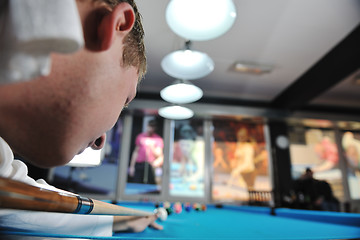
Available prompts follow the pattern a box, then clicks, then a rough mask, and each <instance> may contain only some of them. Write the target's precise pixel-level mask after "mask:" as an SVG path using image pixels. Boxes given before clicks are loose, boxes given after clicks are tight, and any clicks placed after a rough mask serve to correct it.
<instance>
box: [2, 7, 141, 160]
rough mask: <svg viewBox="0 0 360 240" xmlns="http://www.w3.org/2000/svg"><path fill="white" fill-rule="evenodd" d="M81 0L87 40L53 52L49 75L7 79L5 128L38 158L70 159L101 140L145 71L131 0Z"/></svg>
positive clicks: (19, 148)
mask: <svg viewBox="0 0 360 240" xmlns="http://www.w3.org/2000/svg"><path fill="white" fill-rule="evenodd" d="M117 2H119V3H117ZM77 7H78V11H79V15H80V21H81V23H82V26H83V32H84V39H85V48H84V49H82V50H80V51H78V52H76V53H73V54H53V55H52V56H51V58H52V66H51V73H50V75H49V76H46V77H39V78H37V79H33V80H32V81H29V82H25V83H17V84H11V85H4V86H0V95H1V96H2V101H1V102H0V115H1V116H2V117H1V119H0V136H2V137H3V138H4V139H5V140H6V141H7V142H8V143H9V145H10V146H11V147H12V148H13V150H14V151H15V152H17V153H18V154H19V155H22V156H23V157H24V158H25V159H27V160H30V161H32V162H33V163H34V164H36V165H39V166H44V167H51V166H57V165H63V164H65V163H67V162H68V161H70V160H71V159H72V158H73V156H74V155H75V154H78V153H80V152H81V151H83V150H84V149H85V148H86V147H89V146H91V147H93V148H95V149H97V148H101V147H102V146H103V144H104V140H105V132H106V131H108V130H109V129H111V128H112V127H113V126H114V124H115V123H116V121H117V119H118V117H119V115H120V113H121V110H122V109H123V107H124V105H126V104H128V103H129V102H130V101H131V100H132V99H133V98H134V97H135V95H136V89H137V84H138V82H139V80H140V79H141V78H142V77H143V75H144V74H145V72H146V57H145V48H144V39H143V37H144V32H143V29H142V24H141V19H140V14H139V13H138V12H137V8H136V5H135V4H134V2H133V1H132V0H121V1H111V0H104V1H100V0H77Z"/></svg>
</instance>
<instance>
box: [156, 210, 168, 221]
mask: <svg viewBox="0 0 360 240" xmlns="http://www.w3.org/2000/svg"><path fill="white" fill-rule="evenodd" d="M154 213H155V214H156V215H157V216H158V217H159V219H160V220H161V221H166V219H167V216H168V214H167V211H166V209H165V208H162V207H160V208H157V209H155V210H154Z"/></svg>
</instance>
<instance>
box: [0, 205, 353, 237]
mask: <svg viewBox="0 0 360 240" xmlns="http://www.w3.org/2000/svg"><path fill="white" fill-rule="evenodd" d="M121 205H122V206H126V207H131V208H136V209H140V210H148V211H152V210H153V209H154V204H151V203H123V204H121ZM161 224H162V225H163V226H164V230H162V231H157V230H154V229H150V228H148V229H146V230H145V231H144V232H141V233H116V234H114V236H113V237H103V238H101V237H100V238H99V237H97V238H94V237H91V236H89V237H79V236H69V235H46V234H40V233H36V232H35V233H22V232H11V231H3V232H2V234H3V235H2V236H4V237H2V238H1V239H25V240H26V239H29V240H30V239H31V240H40V239H76V238H77V237H78V238H79V239H163V240H164V239H356V238H358V239H360V214H355V213H339V212H320V211H307V210H295V209H285V208H277V209H272V210H271V209H270V208H267V207H255V206H232V205H220V206H219V205H217V206H215V205H208V206H207V210H206V211H195V210H191V211H190V212H186V211H184V210H183V211H182V212H181V213H180V214H176V213H172V214H171V215H169V216H168V219H167V220H166V221H165V222H162V223H161ZM5 236H6V238H5Z"/></svg>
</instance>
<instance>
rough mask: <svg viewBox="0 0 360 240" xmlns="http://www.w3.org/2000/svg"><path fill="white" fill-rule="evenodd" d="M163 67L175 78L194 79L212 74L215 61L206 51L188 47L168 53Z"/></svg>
mask: <svg viewBox="0 0 360 240" xmlns="http://www.w3.org/2000/svg"><path fill="white" fill-rule="evenodd" d="M161 67H162V69H163V70H164V72H165V73H166V74H168V75H169V76H171V77H173V78H179V79H186V80H193V79H198V78H202V77H205V76H207V75H208V74H210V73H211V72H212V71H213V70H214V61H213V60H212V59H211V58H210V57H209V56H208V55H207V54H206V53H203V52H199V51H193V50H188V49H187V50H179V51H175V52H172V53H169V54H168V55H166V56H165V57H164V58H163V60H162V61H161Z"/></svg>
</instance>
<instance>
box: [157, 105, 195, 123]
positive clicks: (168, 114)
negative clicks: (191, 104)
mask: <svg viewBox="0 0 360 240" xmlns="http://www.w3.org/2000/svg"><path fill="white" fill-rule="evenodd" d="M159 115H160V116H162V117H163V118H167V119H172V120H183V119H189V118H191V117H193V116H194V111H193V110H191V109H189V108H187V107H183V106H179V105H172V106H166V107H162V108H160V109H159Z"/></svg>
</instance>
